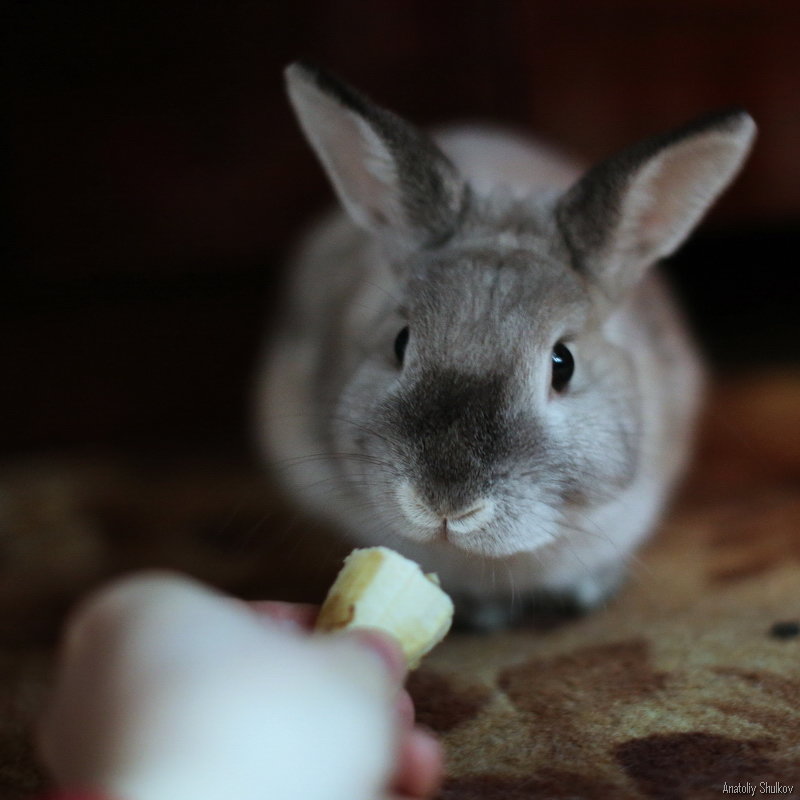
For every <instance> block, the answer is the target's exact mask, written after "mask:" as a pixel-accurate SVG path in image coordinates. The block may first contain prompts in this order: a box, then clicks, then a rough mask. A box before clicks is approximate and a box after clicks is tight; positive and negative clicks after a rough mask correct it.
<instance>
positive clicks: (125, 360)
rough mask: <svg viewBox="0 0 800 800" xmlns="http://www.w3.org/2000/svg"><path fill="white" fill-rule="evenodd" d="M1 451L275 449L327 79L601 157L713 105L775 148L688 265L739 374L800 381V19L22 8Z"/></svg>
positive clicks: (3, 320)
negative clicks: (302, 105) (265, 438)
mask: <svg viewBox="0 0 800 800" xmlns="http://www.w3.org/2000/svg"><path fill="white" fill-rule="evenodd" d="M5 8H6V9H7V12H6V13H5V24H4V25H3V27H4V29H5V35H6V42H5V44H4V51H5V59H6V69H5V74H6V75H7V76H9V77H10V79H11V82H10V93H8V94H7V95H6V96H7V100H6V108H7V111H8V112H9V113H8V114H7V120H8V122H7V126H6V136H7V146H6V147H4V148H3V149H4V150H5V153H6V155H7V156H8V158H9V170H8V175H9V189H10V200H11V204H10V209H11V215H10V217H9V222H10V225H9V235H8V236H6V237H4V239H5V242H6V244H7V248H6V253H5V255H4V259H3V260H4V265H3V267H2V278H1V280H0V282H1V284H2V285H0V384H1V386H2V388H0V420H2V425H0V450H1V451H2V452H4V453H13V452H24V451H37V450H52V449H59V448H64V447H73V448H74V447H76V446H77V447H87V446H89V447H101V448H102V447H111V448H126V447H133V448H145V449H147V448H152V447H178V448H191V447H194V446H198V445H199V446H203V447H206V446H209V445H211V446H214V447H219V446H222V447H225V448H229V449H231V450H233V451H237V452H245V451H246V450H247V413H248V409H247V397H248V390H249V375H250V372H251V365H252V361H253V359H254V357H255V354H256V352H257V349H258V344H259V341H260V338H261V333H262V329H263V327H264V324H265V321H266V319H267V318H268V315H269V308H270V303H271V302H272V300H273V298H274V296H275V291H276V287H277V286H278V285H279V282H280V276H281V273H280V264H281V256H282V253H283V252H284V250H285V248H286V247H287V246H288V245H289V243H290V242H291V240H292V236H293V234H295V233H296V232H297V231H298V230H299V229H300V227H301V225H302V223H303V221H305V220H307V219H308V217H309V215H310V214H313V213H314V212H317V211H319V210H320V209H322V208H323V207H324V206H325V205H326V204H327V203H329V202H330V198H331V195H330V190H329V189H328V188H327V185H326V184H325V182H324V180H323V178H322V173H321V171H320V169H319V167H318V166H317V164H316V162H315V161H314V159H313V158H312V156H311V154H310V151H309V150H308V148H307V146H306V145H305V143H304V142H303V140H302V138H301V136H300V134H299V131H298V130H297V128H296V125H295V122H294V120H293V118H292V116H291V114H290V111H289V108H288V105H287V102H286V100H285V98H284V94H283V87H282V75H281V70H282V68H283V66H284V65H285V64H286V63H288V62H289V61H291V60H293V59H295V58H297V57H305V58H309V59H312V60H314V61H317V62H319V63H321V64H324V65H326V66H328V67H329V68H331V69H333V70H335V71H337V72H338V73H340V74H341V75H343V76H344V77H346V78H347V79H348V80H349V81H351V82H352V83H354V84H355V85H356V86H358V87H360V88H362V89H363V90H364V91H366V92H367V93H369V94H371V95H372V96H374V97H375V98H376V99H378V100H379V101H380V102H381V103H382V104H384V105H387V106H389V107H391V108H393V109H394V110H396V111H398V112H400V113H402V114H403V115H404V116H407V117H409V118H411V119H413V120H414V121H416V122H418V123H421V124H435V123H438V122H444V121H449V120H453V119H459V118H460V119H470V118H472V119H474V118H478V119H486V118H489V119H491V120H495V121H500V122H504V123H507V124H510V125H513V126H517V127H519V128H523V129H530V130H533V131H536V132H537V133H539V134H541V135H544V136H545V137H549V138H552V139H553V140H555V141H556V142H559V143H561V144H562V145H563V146H564V147H565V148H566V149H567V150H569V151H572V152H575V153H576V154H579V155H581V156H583V157H585V158H590V159H591V158H597V157H601V156H603V155H605V154H607V153H609V152H610V151H612V150H614V149H615V148H618V147H620V146H623V145H625V144H627V143H629V142H631V141H632V140H633V139H635V138H637V137H639V136H643V135H647V134H650V133H653V132H656V131H658V130H660V129H663V128H668V127H671V126H673V125H676V124H679V123H681V122H683V121H685V120H686V119H688V118H689V117H691V116H693V115H695V114H697V113H701V112H704V111H706V110H708V109H712V108H715V107H720V106H726V105H731V104H735V105H742V106H745V107H746V108H748V109H749V110H750V111H751V113H752V114H753V116H754V117H755V118H756V120H757V122H758V123H759V126H760V130H761V133H760V138H759V141H758V144H757V149H756V151H755V153H754V155H753V157H752V159H751V161H750V162H749V164H748V166H747V168H746V170H745V172H744V173H743V175H742V176H741V178H740V180H739V181H738V183H737V184H736V186H735V187H734V188H733V189H732V190H731V191H730V192H729V193H728V195H726V197H725V198H724V200H723V201H722V202H721V203H720V204H719V205H718V207H717V208H716V209H715V211H714V212H713V214H712V215H711V216H710V217H709V219H708V220H707V222H706V223H705V224H704V226H703V228H702V230H701V231H700V233H699V234H698V235H697V236H696V237H695V238H694V240H693V242H692V243H690V244H689V245H687V246H686V247H685V248H684V249H683V250H682V251H681V253H680V254H679V255H678V256H676V257H675V258H674V259H673V260H672V261H671V263H670V265H669V269H670V271H671V273H672V275H673V277H674V279H675V281H676V283H677V285H678V287H679V289H680V291H681V293H682V294H683V295H684V298H685V301H686V304H687V307H688V309H689V312H690V316H691V318H692V320H693V322H694V324H695V326H696V329H697V332H698V335H699V337H700V340H701V343H702V344H703V346H704V348H705V350H706V352H707V353H708V356H709V359H710V361H711V363H712V365H713V366H714V367H715V368H716V369H717V371H718V372H724V371H737V370H738V371H742V370H745V369H749V368H751V367H753V366H758V367H761V366H769V365H773V364H785V363H787V362H794V363H797V361H798V359H800V346H799V344H798V343H799V342H800V334H799V333H798V330H799V328H798V313H797V311H798V288H800V278H798V256H797V253H798V244H800V236H798V230H800V228H798V222H799V221H800V53H799V52H798V50H799V49H800V6H798V4H797V3H796V2H789V1H788V0H787V2H765V0H682V1H681V2H662V1H661V0H652V2H648V3H641V2H640V0H611V1H610V2H577V0H559V2H536V1H535V0H530V1H529V2H489V0H485V2H469V1H468V0H460V1H459V2H451V1H450V0H442V1H441V2H431V0H427V2H419V1H417V0H374V1H373V2H366V0H364V1H358V2H357V1H356V0H336V1H331V2H318V3H309V2H283V1H282V2H252V1H250V2H248V1H246V0H229V1H228V2H219V3H210V2H206V3H198V2H186V1H185V0H178V2H164V3H158V4H156V3H153V4H149V3H142V2H138V3H130V4H121V3H114V2H111V3H94V4H88V3H86V4H84V3H69V2H54V1H53V0H50V1H49V2H48V1H47V0H44V1H42V2H19V3H17V4H12V5H7V6H6V7H5Z"/></svg>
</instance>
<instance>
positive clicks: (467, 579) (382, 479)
mask: <svg viewBox="0 0 800 800" xmlns="http://www.w3.org/2000/svg"><path fill="white" fill-rule="evenodd" d="M289 85H290V95H291V96H292V99H293V102H294V105H295V108H296V110H297V111H298V116H299V117H300V120H301V124H302V125H303V127H304V130H305V131H306V134H307V136H308V137H309V139H310V140H311V142H312V145H313V146H314V148H315V149H316V150H317V152H318V154H319V155H320V158H321V160H322V161H323V164H324V165H325V166H326V168H327V169H328V172H329V174H330V176H331V179H332V181H333V183H334V186H335V188H336V189H337V192H338V194H339V197H340V199H341V200H342V203H343V205H344V207H345V209H346V211H345V212H337V213H336V214H335V215H333V216H331V217H329V218H327V219H325V220H324V221H322V222H321V223H319V224H318V225H317V226H316V227H315V228H314V229H312V230H311V231H310V233H309V234H308V236H307V237H306V238H305V240H304V241H303V242H302V243H301V245H300V247H299V248H298V250H297V252H296V253H295V256H294V258H293V260H292V263H291V265H290V270H289V276H290V277H289V280H290V283H289V286H288V292H287V299H286V303H285V305H284V306H283V308H282V315H281V318H280V320H279V321H278V324H277V326H276V329H275V331H274V334H273V336H272V337H271V338H270V340H269V343H268V345H267V347H266V349H265V354H264V358H263V361H262V363H261V365H260V367H259V371H258V376H257V378H258V380H257V415H258V426H257V427H258V431H259V436H260V441H261V443H262V447H263V450H264V452H265V454H266V457H267V459H268V461H269V462H270V463H271V464H272V466H273V467H274V469H275V473H276V475H277V476H278V477H279V478H281V479H282V480H283V482H284V485H285V486H286V488H287V489H288V490H289V492H290V493H291V494H292V495H293V496H294V497H295V499H296V500H297V502H298V504H299V505H301V506H302V507H303V508H305V509H307V510H310V511H312V512H313V513H315V514H317V515H318V516H320V517H323V518H324V519H327V520H329V521H331V522H332V523H334V524H335V525H336V526H337V527H338V528H339V529H340V530H341V531H342V532H343V533H344V534H345V535H346V536H348V537H350V538H351V539H352V541H353V542H354V543H357V544H360V545H371V544H385V545H388V546H390V547H393V548H395V549H397V550H399V551H401V552H403V553H405V554H406V555H408V556H410V557H412V558H414V559H416V560H418V561H419V562H420V563H421V564H422V565H423V567H424V568H425V569H426V570H428V571H434V572H436V573H437V574H438V575H439V577H440V579H441V581H442V584H443V586H444V587H445V589H447V590H448V591H449V592H451V593H452V594H453V595H454V598H455V599H456V605H457V608H458V609H459V611H460V612H461V614H462V616H466V617H470V618H471V619H472V621H473V622H475V623H476V624H479V625H481V626H482V627H497V626H502V625H504V624H507V623H508V622H509V620H510V619H511V618H512V617H513V615H514V611H515V608H517V610H518V609H519V608H522V607H524V605H525V603H524V602H522V598H524V597H535V596H541V595H542V594H543V593H544V594H547V595H556V596H559V597H569V598H571V599H572V600H574V601H575V602H576V603H577V604H578V605H579V606H581V607H590V606H592V605H594V604H596V603H597V602H598V601H600V600H601V599H602V598H603V597H605V596H606V595H607V594H608V593H609V591H611V590H612V589H613V588H615V587H616V585H617V584H618V582H619V581H620V579H621V577H622V576H623V574H624V573H625V570H626V567H627V566H628V565H629V562H630V561H631V558H632V555H633V553H634V552H635V548H636V546H637V545H638V544H639V543H640V542H641V540H642V539H643V538H644V537H645V536H646V535H647V534H648V533H649V532H650V531H651V530H652V529H653V527H654V525H655V524H656V522H657V520H658V518H659V515H660V514H661V512H662V510H663V508H664V504H665V502H666V500H667V498H668V496H669V493H670V490H671V489H672V488H673V486H674V484H675V482H676V480H677V479H678V478H679V476H680V475H681V472H682V470H683V469H684V467H685V464H686V461H687V456H688V453H689V449H690V442H691V434H692V429H693V425H694V421H695V417H696V413H697V409H698V402H699V398H700V394H701V391H700V390H701V383H702V378H701V369H700V367H699V364H698V359H697V357H696V354H695V350H694V348H693V346H692V343H691V341H690V337H689V336H688V335H687V332H686V328H685V326H684V324H683V321H682V319H681V317H680V314H679V313H678V311H677V310H676V308H675V306H674V304H673V302H672V299H671V297H670V295H669V293H668V291H667V289H666V288H665V286H664V284H663V282H662V280H661V278H660V276H659V274H658V272H657V270H656V269H653V268H652V267H651V264H652V262H654V261H655V260H657V259H658V258H659V257H661V256H663V255H665V254H666V253H668V252H671V250H673V249H674V247H675V246H676V245H675V244H674V241H675V240H676V239H682V238H683V236H685V231H684V230H683V229H686V228H690V227H691V226H693V224H694V223H695V222H696V218H697V217H698V216H699V215H700V214H701V213H702V211H703V210H704V209H705V207H706V206H707V205H708V204H709V203H710V202H711V200H713V198H714V197H716V195H717V194H718V192H719V191H721V189H722V188H723V187H724V185H725V184H726V183H727V181H728V180H730V178H731V177H732V175H733V173H734V172H735V171H736V169H738V166H739V164H740V162H741V159H742V158H743V157H744V153H745V152H746V150H747V147H748V146H749V140H750V139H751V138H752V123H749V124H748V121H749V117H746V115H742V114H741V113H738V114H734V115H728V116H723V117H720V118H719V119H717V120H716V121H711V122H708V121H706V122H704V123H702V124H700V125H699V127H698V126H697V125H695V127H694V128H692V129H687V130H689V131H692V130H698V129H699V131H700V132H699V133H691V132H690V133H684V134H683V135H677V136H676V135H672V138H671V139H669V138H668V139H667V140H666V144H665V143H664V142H663V141H661V142H656V143H652V142H651V143H649V144H648V145H647V146H646V147H644V148H643V149H642V150H641V151H640V152H637V151H634V152H633V154H631V153H630V152H627V153H624V154H623V156H622V157H621V158H618V159H617V161H616V162H614V161H613V160H612V163H611V166H608V165H606V164H604V165H601V167H600V168H598V169H596V170H595V171H593V172H592V171H590V172H589V173H584V172H583V170H581V169H580V168H579V167H578V166H577V165H574V164H572V163H571V162H570V161H568V160H567V159H564V158H562V157H561V156H559V155H558V154H557V153H554V152H553V151H550V150H549V149H547V148H544V147H542V146H541V145H539V144H537V143H532V142H526V141H524V140H522V139H520V138H518V137H516V136H512V135H509V134H506V133H503V132H502V131H497V130H493V129H476V128H455V129H450V130H447V131H444V132H441V133H440V134H439V135H438V136H437V137H435V142H436V143H435V144H433V143H432V142H431V141H430V140H428V139H427V138H423V135H422V134H419V133H418V132H417V131H416V130H415V129H411V128H410V126H407V123H404V122H402V121H401V120H399V118H395V117H394V116H393V115H391V114H390V113H389V112H384V111H383V110H382V109H377V107H374V106H372V105H371V104H369V101H367V100H366V99H365V98H363V97H361V96H360V95H358V94H356V93H355V92H353V90H350V89H349V87H346V86H343V85H341V84H339V83H337V82H336V81H335V80H334V79H331V78H330V77H329V76H325V75H321V74H320V73H316V72H314V71H312V70H310V69H309V68H306V67H299V66H295V67H293V68H290V72H289ZM320 109H321V110H320ZM381 114H383V115H384V116H383V117H382V116H381ZM342 118H344V121H342ZM365 120H366V121H365ZM387 120H388V122H387ZM743 120H744V121H743ZM337 125H338V126H339V127H340V128H341V129H342V130H338V131H337V130H336V127H337ZM393 125H400V126H401V127H400V132H399V133H398V132H397V131H396V130H395V128H393V127H392V126H393ZM348 126H349V127H348ZM404 126H405V127H404ZM742 129H744V132H742ZM320 130H322V131H323V132H322V133H320V132H319V131H320ZM331 131H333V133H331ZM376 132H377V133H376ZM673 140H675V141H677V144H675V143H674V142H673ZM709 140H715V142H714V146H718V147H719V148H720V149H721V150H723V151H724V155H723V156H720V157H718V158H716V161H715V162H714V165H713V168H712V167H708V168H704V167H703V166H702V164H701V165H700V166H698V167H697V170H698V171H699V172H700V173H701V175H700V178H698V181H699V182H700V183H703V184H707V183H709V182H711V183H714V181H716V183H714V185H713V186H712V188H711V190H710V191H709V194H710V199H709V198H706V199H704V201H703V204H702V207H700V206H699V205H698V204H697V203H695V211H694V212H693V214H694V216H693V217H692V219H690V220H688V221H687V222H685V221H683V220H680V221H679V222H678V223H676V222H675V221H674V219H673V217H674V216H681V215H685V213H686V212H685V211H684V210H683V206H684V205H685V204H689V205H691V203H692V202H694V201H693V200H692V199H691V198H689V199H688V200H687V199H686V197H678V198H677V199H675V197H674V196H675V194H676V191H677V190H676V189H675V188H674V186H673V185H672V184H674V183H675V182H676V181H677V182H678V183H680V182H681V181H685V180H686V178H685V177H684V173H685V172H686V162H687V160H688V161H691V160H692V159H695V160H699V161H700V162H703V161H707V160H708V159H709V158H710V159H711V160H714V155H713V154H712V155H711V156H709V155H708V151H709V149H713V148H711V145H709ZM717 140H718V141H721V142H722V144H719V145H717ZM729 140H732V141H733V142H734V143H733V145H731V144H730V143H729ZM342 141H346V142H347V143H348V145H347V146H346V147H345V148H344V150H345V153H344V155H342V153H341V142H342ZM353 141H357V142H359V144H358V146H357V147H355V148H354V147H353V146H352V143H353ZM398 142H399V144H398ZM687 142H688V144H687ZM698 142H699V145H698ZM337 148H340V149H338V150H337ZM404 148H405V150H404ZM354 150H355V151H356V152H355V154H354ZM676 150H682V152H680V153H678V154H677V156H676V155H675V153H674V151H676ZM406 151H410V154H409V152H406ZM685 151H688V152H685ZM665 153H666V154H667V155H665ZM670 153H672V156H670V155H669V154H670ZM731 153H733V154H732V155H731ZM672 162H676V164H677V166H676V165H673V163H672ZM721 162H724V164H722V166H721ZM654 163H655V164H656V166H655V167H654V166H653V164H654ZM354 165H355V166H354ZM690 166H692V164H690ZM723 168H727V174H726V175H723V176H722V178H719V173H720V172H721V171H722V170H723ZM415 170H416V171H415ZM426 170H427V171H426ZM643 173H646V174H645V176H644V177H642V174H643ZM409 174H410V177H409ZM676 174H677V178H676V177H675V175H676ZM582 175H583V177H582ZM376 176H377V178H376ZM620 176H622V177H620ZM631 176H633V177H631ZM637 181H638V185H637ZM647 181H649V182H650V183H647ZM664 182H667V183H669V185H668V186H667V187H666V189H664V187H663V186H662V185H661V184H663V183H664ZM654 183H655V184H658V185H657V186H655V188H654V187H653V185H652V184H654ZM665 192H666V196H667V199H666V200H664V199H663V196H664V193H665ZM697 192H698V189H697V186H696V185H692V186H691V187H690V188H689V189H688V190H687V196H688V195H691V197H695V196H696V195H697ZM598 195H599V196H598ZM656 196H657V201H656V200H653V199H652V198H653V197H656ZM665 206H666V207H667V211H666V212H664V214H665V215H666V214H667V213H668V214H669V215H672V216H670V219H668V220H667V221H666V222H665V221H663V220H662V218H661V217H662V208H663V207H665ZM673 206H675V208H674V209H673ZM654 218H655V221H654ZM681 226H683V229H681V230H676V228H680V227H681ZM643 231H644V233H643ZM666 240H670V241H666ZM565 378H566V382H565V381H564V379H565Z"/></svg>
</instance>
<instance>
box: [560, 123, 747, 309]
mask: <svg viewBox="0 0 800 800" xmlns="http://www.w3.org/2000/svg"><path fill="white" fill-rule="evenodd" d="M755 131H756V126H755V123H754V122H753V120H752V119H751V117H750V116H749V115H748V114H747V113H745V112H744V111H740V110H734V111H727V112H722V113H716V114H713V115H710V116H706V117H703V118H701V119H698V120H696V121H694V122H692V123H690V124H689V125H687V126H685V127H683V128H680V129H678V130H676V131H672V132H670V133H667V134H663V135H661V136H658V137H655V138H653V139H648V140H646V141H644V142H640V143H639V144H637V145H634V146H633V147H631V148H629V149H627V150H624V151H622V152H621V153H619V154H618V155H616V156H612V157H611V158H610V159H608V160H607V161H604V162H602V163H601V164H599V165H598V166H597V167H595V168H593V169H591V170H590V171H589V172H588V173H587V174H586V175H585V176H584V177H583V178H581V180H579V181H578V183H577V184H575V186H573V187H572V189H570V190H569V191H568V192H567V193H566V195H565V196H564V197H563V198H562V199H561V201H560V203H559V205H558V208H557V211H556V215H557V220H558V224H559V227H560V229H561V231H562V233H563V235H564V237H565V239H566V241H567V245H568V247H569V249H570V251H571V253H572V255H573V258H574V259H575V265H576V267H577V268H578V269H581V270H584V271H585V272H587V273H588V274H591V275H593V276H594V277H595V278H596V279H597V280H598V282H599V283H600V285H601V286H602V287H603V289H604V290H605V291H606V292H607V294H608V295H609V296H610V297H612V298H619V297H620V296H621V295H622V294H624V292H625V291H626V290H627V289H628V288H630V287H631V286H633V285H634V284H635V283H636V282H637V281H638V280H639V278H640V277H641V276H642V275H643V273H644V271H645V270H646V268H647V267H648V266H649V265H650V264H652V263H653V262H654V261H656V260H657V259H659V258H664V257H665V256H668V255H669V254H670V253H672V252H673V251H674V250H675V249H676V248H677V247H678V246H679V245H680V244H681V243H682V242H683V240H684V239H685V238H686V237H687V236H688V235H689V233H690V232H691V230H692V229H693V228H694V226H695V225H697V223H698V222H699V221H700V219H701V218H702V216H703V215H704V214H705V212H706V211H707V210H708V208H709V207H710V206H711V204H712V203H713V202H714V200H716V198H717V197H718V196H719V194H720V193H721V192H722V191H723V190H724V189H725V187H726V186H727V185H728V184H729V183H730V182H731V181H732V180H733V178H734V177H735V176H736V173H737V172H738V171H739V169H740V168H741V166H742V164H743V163H744V160H745V157H746V156H747V153H748V152H749V150H750V146H751V145H752V143H753V139H754V137H755Z"/></svg>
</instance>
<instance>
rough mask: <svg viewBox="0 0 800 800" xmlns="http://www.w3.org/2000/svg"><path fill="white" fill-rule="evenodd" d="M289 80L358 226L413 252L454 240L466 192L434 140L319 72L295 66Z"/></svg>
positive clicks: (306, 129) (313, 141)
mask: <svg viewBox="0 0 800 800" xmlns="http://www.w3.org/2000/svg"><path fill="white" fill-rule="evenodd" d="M286 83H287V88H288V92H289V98H290V99H291V101H292V105H293V106H294V110H295V112H296V113H297V117H298V119H299V121H300V125H301V127H302V128H303V131H304V133H305V135H306V138H307V139H308V141H309V142H310V144H311V146H312V147H313V148H314V150H315V152H316V154H317V156H318V157H319V159H320V161H321V162H322V165H323V166H324V167H325V171H326V172H327V173H328V177H329V178H330V180H331V182H332V183H333V186H334V189H335V190H336V193H337V195H338V196H339V199H340V200H341V202H342V204H343V205H344V207H345V209H346V210H347V212H348V214H349V215H350V217H351V218H352V219H353V221H354V222H355V223H356V224H358V225H360V226H361V227H363V228H366V229H367V230H369V231H371V232H373V233H377V234H379V235H381V236H384V237H389V238H391V239H392V240H394V242H395V243H400V244H405V245H407V246H410V247H425V246H433V245H435V244H438V243H440V242H442V241H444V240H446V239H447V238H448V237H449V236H450V235H452V233H453V232H454V230H455V228H456V225H457V223H458V221H459V218H460V216H461V213H462V209H463V206H464V203H465V199H466V193H467V188H466V184H465V182H464V181H463V180H462V179H461V177H460V176H459V174H458V172H457V171H456V169H455V167H454V166H453V165H452V164H451V163H450V161H449V160H448V159H447V158H446V156H445V155H444V154H443V153H442V152H441V151H440V150H439V149H438V148H437V147H436V145H435V144H434V143H433V142H432V141H431V140H430V139H428V138H427V137H425V136H424V135H423V134H422V133H421V132H420V131H418V130H417V129H416V128H414V127H413V126H411V125H410V124H409V123H407V122H405V120H402V119H400V117H398V116H396V115H395V114H393V113H391V112H390V111H387V110H385V109H383V108H379V107H378V106H376V105H374V104H373V103H371V102H370V101H369V100H367V99H366V98H365V97H364V96H362V95H361V94H359V93H358V92H356V91H355V90H354V89H352V88H351V87H349V86H348V85H347V84H345V83H343V82H342V81H339V80H338V79H336V78H334V77H333V76H332V75H330V74H328V73H326V72H323V71H321V70H319V69H316V68H314V67H311V66H308V65H306V64H301V63H299V62H297V63H294V64H291V65H290V66H289V67H288V68H287V69H286Z"/></svg>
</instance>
